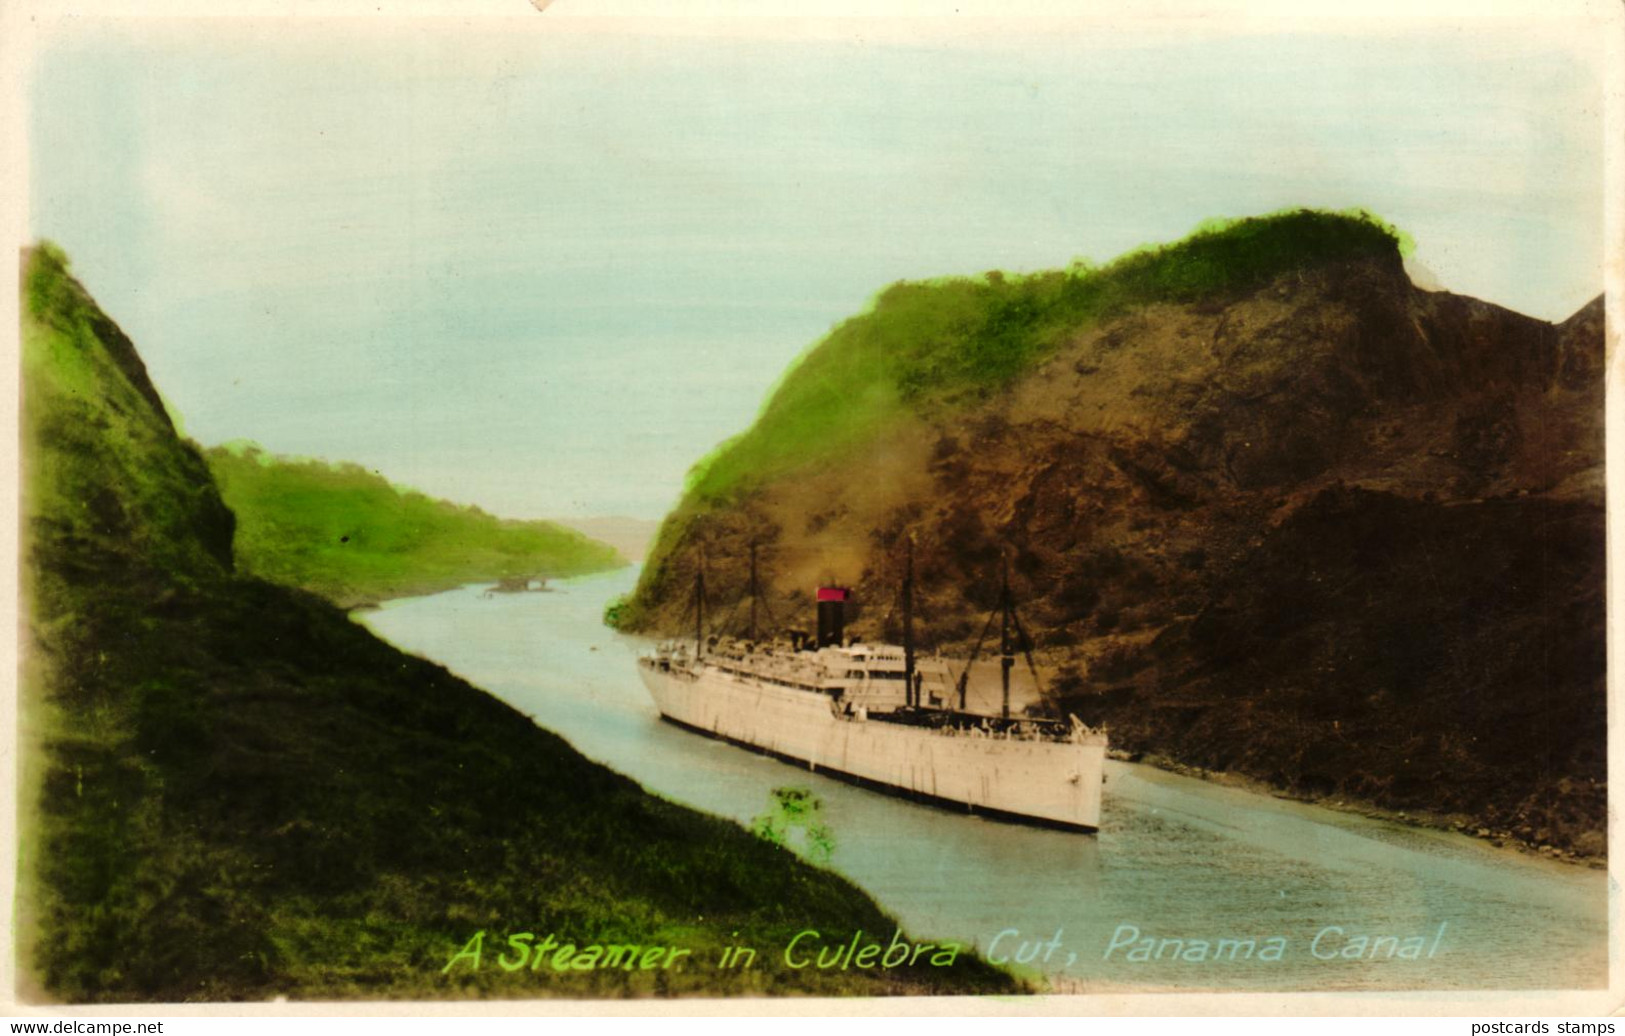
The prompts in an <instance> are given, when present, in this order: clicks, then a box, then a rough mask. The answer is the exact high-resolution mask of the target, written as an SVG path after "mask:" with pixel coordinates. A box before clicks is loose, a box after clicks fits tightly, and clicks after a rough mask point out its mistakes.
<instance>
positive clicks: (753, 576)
mask: <svg viewBox="0 0 1625 1036" xmlns="http://www.w3.org/2000/svg"><path fill="white" fill-rule="evenodd" d="M756 598H757V590H756V541H755V540H752V541H751V543H750V635H749V637H748V638H747V639H749V640H750V642H751V643H753V644H754V643H755V642H756Z"/></svg>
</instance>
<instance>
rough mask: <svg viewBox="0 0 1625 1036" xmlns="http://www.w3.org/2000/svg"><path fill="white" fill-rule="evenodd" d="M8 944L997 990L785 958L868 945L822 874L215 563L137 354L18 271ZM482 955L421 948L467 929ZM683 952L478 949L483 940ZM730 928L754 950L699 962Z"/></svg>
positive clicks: (612, 986) (848, 901)
mask: <svg viewBox="0 0 1625 1036" xmlns="http://www.w3.org/2000/svg"><path fill="white" fill-rule="evenodd" d="M25 299H26V302H25V309H24V316H23V349H24V372H25V378H26V381H25V386H24V388H25V397H24V440H23V441H24V459H25V462H26V469H25V470H26V478H25V487H26V498H25V521H26V526H25V551H26V553H25V562H26V564H25V569H24V587H25V591H26V595H27V602H26V603H27V605H28V612H27V617H28V627H27V631H28V643H27V650H26V654H25V665H24V671H23V680H22V689H21V695H20V701H21V706H22V714H23V728H22V734H23V738H22V747H23V753H22V759H23V766H24V772H23V789H24V790H23V796H22V800H21V801H22V806H23V811H22V818H21V819H22V825H21V839H20V844H21V846H22V856H21V860H20V868H19V875H20V879H21V882H20V894H19V918H20V920H21V925H20V959H21V961H22V963H23V972H24V974H25V976H27V981H30V982H32V983H33V984H34V987H35V989H36V990H37V991H38V993H37V995H40V996H42V997H45V998H56V999H61V1000H66V1001H104V1002H128V1001H186V1000H222V999H264V998H269V997H272V996H276V995H286V996H290V997H294V998H313V997H324V998H325V997H349V996H367V997H381V996H401V997H415V998H421V997H446V996H524V997H529V996H549V995H557V996H572V997H579V996H592V995H638V994H668V993H670V994H675V993H685V992H694V993H707V994H712V995H726V994H732V993H742V992H776V993H777V992H783V993H790V992H796V993H801V992H806V993H876V994H878V993H927V992H937V991H953V992H971V991H1003V990H1010V989H1012V982H1011V980H1010V979H1009V978H1008V977H1007V976H1005V975H1004V974H1002V973H1000V972H997V971H995V970H993V969H992V968H990V967H989V966H987V965H986V964H984V963H982V962H981V961H979V960H977V959H976V958H974V957H968V956H960V957H959V958H958V960H957V961H956V962H955V963H953V964H952V965H950V966H943V967H930V966H927V965H926V963H925V962H924V960H922V961H921V963H920V965H919V966H917V967H913V968H903V969H897V970H891V971H881V970H879V969H875V970H869V971H858V970H850V971H827V970H819V969H814V968H808V969H806V970H800V971H794V970H790V969H788V968H787V967H785V965H784V963H783V960H782V957H781V956H780V955H779V953H777V952H773V951H775V950H777V949H782V947H783V946H784V945H785V943H787V942H788V940H789V939H790V938H791V937H792V936H793V935H794V934H795V933H797V932H799V931H801V930H802V929H804V928H816V929H818V930H820V931H821V932H823V933H825V935H826V936H827V937H834V936H837V935H838V936H839V938H840V940H843V941H844V939H845V938H847V937H849V935H850V933H851V932H853V931H854V930H856V929H860V928H861V929H863V930H864V931H865V932H868V933H871V934H874V935H878V936H880V938H881V939H882V940H884V939H886V938H887V937H889V934H890V933H891V932H892V931H893V929H894V927H895V923H894V922H893V921H891V920H890V919H889V918H887V917H886V916H885V915H884V914H883V913H882V912H881V911H880V909H879V908H878V907H877V906H876V905H875V904H874V903H873V902H872V901H871V900H870V899H869V898H868V897H867V896H865V895H864V894H863V893H862V892H860V891H859V890H858V889H856V888H854V887H853V886H851V885H849V884H848V883H846V882H845V881H844V880H842V879H840V878H838V877H837V876H835V875H834V874H831V873H829V872H827V871H822V870H819V869H816V868H813V867H811V866H808V865H806V864H805V863H803V862H802V861H800V860H799V859H797V858H796V857H795V856H794V855H792V854H791V853H789V852H787V851H784V850H782V849H780V848H777V847H775V846H773V845H770V844H768V843H767V842H765V841H763V840H761V839H758V838H755V837H753V836H751V835H750V834H749V833H747V832H746V831H744V830H743V829H741V828H740V827H739V826H737V825H735V824H732V823H728V822H724V821H721V820H718V819H715V818H710V817H706V816H704V815H701V814H698V813H695V812H692V811H690V810H687V809H684V808H681V807H678V806H675V805H672V804H670V803H666V802H663V801H661V800H658V799H656V798H653V797H652V796H650V795H648V794H646V793H644V792H643V791H642V790H640V789H639V788H638V787H637V786H636V785H635V784H634V783H633V782H631V781H629V780H626V779H625V778H622V777H620V776H618V775H616V774H614V773H612V772H610V771H609V770H607V769H605V768H603V767H601V766H598V765H596V764H594V763H591V762H589V761H588V760H586V759H584V758H583V757H582V756H581V755H579V754H578V753H577V752H575V751H574V750H573V749H572V748H571V747H570V746H569V745H568V744H566V743H565V742H564V741H563V740H561V739H560V738H558V737H556V736H554V735H552V734H550V733H547V732H545V731H542V730H539V729H537V728H536V727H535V726H534V724H532V723H531V722H530V721H529V720H527V719H526V718H525V717H523V716H522V715H520V714H519V713H518V712H516V711H514V710H513V709H511V708H509V707H508V706H506V705H504V704H502V703H501V702H499V701H497V700H496V699H494V698H492V697H490V696H488V695H486V694H484V693H482V692H480V691H479V690H477V689H476V688H474V687H472V686H470V685H468V684H467V683H465V682H463V681H461V680H459V679H457V678H456V677H454V676H452V675H451V674H450V673H448V672H446V671H445V670H444V669H442V668H440V667H438V666H435V665H432V664H430V663H428V662H425V661H423V660H421V659H417V658H413V657H410V656H406V655H403V654H401V653H400V652H398V651H396V650H394V649H393V648H391V647H389V646H388V645H386V644H384V643H383V642H381V641H379V640H378V639H377V638H375V637H374V636H372V635H371V634H370V633H368V632H367V631H366V630H364V629H362V628H361V627H359V626H357V625H356V624H354V623H352V622H351V621H349V619H348V618H347V617H346V616H345V614H344V613H343V612H342V611H340V610H339V609H338V608H336V607H334V606H333V605H331V604H329V603H327V602H325V601H322V600H321V599H319V598H317V597H316V596H314V595H312V594H309V593H306V592H303V591H300V590H296V589H291V588H286V587H280V586H276V585H274V584H271V583H267V582H263V581H260V580H257V579H253V578H246V577H243V576H241V575H239V574H237V573H235V572H234V571H233V564H232V553H231V520H230V519H231V515H230V512H229V511H228V510H227V509H226V508H225V506H224V505H223V504H222V503H221V500H220V497H219V494H218V493H217V491H216V489H215V487H214V485H213V484H212V483H211V481H210V479H209V476H208V471H207V469H206V467H205V465H204V463H203V461H202V458H201V457H200V456H199V454H198V453H197V451H196V450H195V449H194V448H193V447H191V446H190V445H189V444H186V443H183V442H182V441H181V440H180V439H179V438H178V437H176V436H175V434H174V432H173V429H172V428H171V427H170V424H169V421H168V419H167V418H166V417H165V416H164V415H163V412H162V409H161V407H160V406H159V405H158V402H157V394H156V392H155V391H154V390H153V388H152V385H151V383H150V382H149V381H148V379H147V376H146V372H145V370H144V368H143V367H142V365H141V362H140V360H139V358H138V357H137V356H136V354H135V351H134V349H133V348H132V347H131V346H130V343H129V342H128V340H127V339H125V337H124V336H123V335H122V333H120V332H119V331H118V329H117V327H116V326H115V325H114V324H113V323H112V322H111V321H110V320H108V319H107V318H106V317H105V316H103V315H102V314H101V312H100V311H99V310H98V309H97V308H96V306H95V304H94V302H93V301H92V300H91V299H90V298H89V296H88V295H87V294H86V293H85V292H84V290H83V289H82V288H81V287H80V286H79V285H78V284H77V283H76V282H74V281H73V280H72V278H71V277H70V276H69V275H68V272H67V268H66V264H65V261H64V260H63V258H62V257H61V255H60V254H59V253H57V252H55V251H54V250H52V249H49V248H41V249H38V250H36V251H35V252H34V253H33V255H32V256H31V258H30V260H29V262H28V266H27V270H26V285H25ZM482 930H483V931H486V932H487V933H488V934H487V942H486V945H485V949H486V954H485V959H484V962H483V965H482V967H481V968H480V969H479V970H478V971H475V970H473V969H472V968H470V967H469V966H468V965H467V962H465V963H463V964H459V965H457V966H456V967H454V968H453V969H452V970H451V971H450V972H449V973H446V972H445V966H446V964H447V963H448V962H449V961H450V960H451V959H452V958H453V956H454V955H455V954H456V953H457V952H458V951H459V949H461V948H463V947H464V946H465V945H466V944H467V943H468V942H469V940H470V939H471V938H472V937H473V936H474V934H475V933H476V932H478V931H482ZM514 932H534V933H536V935H537V938H538V940H540V939H541V938H542V937H543V936H544V935H545V934H546V933H549V932H552V933H555V934H557V935H558V936H560V937H561V938H562V939H565V940H569V941H571V942H574V943H576V944H577V945H582V946H584V945H586V944H588V943H594V942H596V943H606V942H624V943H637V944H641V945H654V944H663V945H675V946H679V947H683V948H688V949H691V950H692V951H693V954H692V958H691V960H692V961H693V965H692V966H688V967H677V968H674V969H671V970H666V969H657V970H649V971H643V970H633V971H626V970H624V969H608V970H603V969H600V970H593V971H571V972H569V973H567V974H560V973H556V972H554V971H552V970H551V968H547V967H544V968H542V969H541V970H535V971H533V970H529V969H521V970H517V971H513V972H509V971H507V970H505V969H504V968H502V967H501V966H500V965H499V963H498V961H497V959H496V954H497V953H498V952H499V951H507V950H508V946H507V944H506V935H507V934H508V933H514ZM725 944H746V945H752V946H756V947H759V948H761V949H762V950H763V952H762V954H761V956H760V959H759V960H758V961H757V966H756V967H754V968H752V969H751V970H749V971H743V972H726V973H724V972H718V971H717V970H716V969H715V968H714V967H711V966H710V963H711V962H712V961H714V960H716V958H717V955H718V953H719V951H720V950H721V948H722V946H723V945H725Z"/></svg>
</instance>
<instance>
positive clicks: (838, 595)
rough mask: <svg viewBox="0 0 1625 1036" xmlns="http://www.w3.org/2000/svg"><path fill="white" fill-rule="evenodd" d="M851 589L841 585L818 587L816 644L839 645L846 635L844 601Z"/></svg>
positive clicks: (825, 645) (824, 645) (820, 645)
mask: <svg viewBox="0 0 1625 1036" xmlns="http://www.w3.org/2000/svg"><path fill="white" fill-rule="evenodd" d="M850 596H851V591H849V590H847V589H846V588H845V587H842V586H821V587H819V588H818V646H819V647H821V648H822V647H840V645H841V640H842V638H843V637H845V636H846V602H847V598H848V597H850Z"/></svg>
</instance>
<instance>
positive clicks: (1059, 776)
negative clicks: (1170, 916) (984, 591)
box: [638, 551, 1106, 831]
mask: <svg viewBox="0 0 1625 1036" xmlns="http://www.w3.org/2000/svg"><path fill="white" fill-rule="evenodd" d="M752 554H753V556H752V565H751V595H752V596H751V600H752V612H753V620H752V626H753V627H754V625H755V622H754V610H755V601H756V593H755V591H756V577H755V559H754V551H753V552H752ZM912 591H913V563H912V558H911V559H910V563H909V574H908V578H907V579H906V580H905V583H904V593H903V644H902V645H901V646H896V645H890V644H864V643H857V642H848V641H847V640H846V639H845V636H844V634H845V607H846V604H847V603H848V601H849V600H850V591H848V590H847V589H845V588H841V587H820V588H818V590H817V595H816V596H817V603H818V636H817V638H816V640H815V641H806V640H805V639H803V638H798V639H797V640H796V641H795V642H793V643H792V644H789V645H772V646H767V645H761V644H758V643H757V642H756V641H755V638H754V636H752V637H749V638H747V639H745V640H728V639H724V638H710V639H708V638H707V637H706V634H705V629H704V575H703V569H702V571H701V573H700V574H699V575H697V576H696V586H695V632H694V637H693V640H692V642H691V643H690V642H681V641H679V642H668V643H665V644H662V645H660V646H659V647H658V648H656V649H655V650H654V651H653V652H652V653H650V654H648V655H645V656H644V657H642V658H640V659H639V660H638V672H639V675H640V676H641V677H642V679H643V683H644V685H645V686H646V687H647V688H648V690H649V693H650V695H651V696H653V698H654V701H655V705H656V706H657V707H658V708H659V710H660V714H661V716H662V717H663V718H664V719H666V720H667V721H669V722H671V723H674V724H676V725H678V726H680V727H685V728H687V729H689V730H692V731H695V732H697V733H700V734H704V735H706V736H709V737H714V738H718V739H720V740H723V741H728V742H731V743H733V744H735V745H738V746H741V747H743V748H748V749H751V750H753V751H756V752H760V753H764V754H767V755H771V756H774V757H777V758H779V759H781V760H784V761H786V762H790V763H795V764H798V765H802V766H805V767H807V768H808V769H810V770H812V771H814V772H817V773H823V774H826V775H828V776H831V777H835V778H839V779H842V780H846V781H848V782H851V783H854V784H859V785H862V786H865V787H868V788H872V789H874V790H877V791H883V792H888V793H892V794H897V795H902V796H905V797H908V798H911V799H915V800H919V801H923V802H928V803H931V804H934V805H938V806H944V807H948V808H952V809H955V810H958V811H961V812H970V813H974V814H978V815H983V816H988V817H992V818H996V819H1002V820H1012V821H1018V822H1022V823H1028V824H1035V825H1039V826H1044V827H1055V828H1062V829H1067V830H1074V831H1095V830H1097V829H1098V828H1099V826H1100V805H1101V785H1102V784H1103V782H1104V768H1105V759H1106V733H1105V731H1104V730H1096V729H1091V728H1090V727H1088V726H1086V725H1084V724H1083V723H1081V722H1079V720H1078V719H1077V717H1075V716H1074V717H1069V721H1068V722H1057V721H1055V720H1045V719H1032V718H1027V717H1012V716H1011V715H1010V671H1011V669H1012V668H1013V667H1014V665H1015V654H1016V651H1017V647H1018V645H1019V646H1020V648H1021V650H1022V653H1023V654H1025V655H1026V656H1027V660H1028V663H1029V665H1031V654H1030V651H1029V650H1028V647H1027V641H1026V633H1025V630H1024V629H1022V628H1021V624H1020V620H1019V618H1018V617H1017V616H1016V615H1015V610H1014V608H1013V607H1012V605H1011V602H1010V592H1009V580H1008V577H1006V579H1005V581H1004V589H1003V591H1002V594H1001V600H1000V611H1001V612H1002V618H1003V622H1002V627H1001V648H1000V651H1001V656H1002V657H1001V673H1002V681H1003V691H1004V704H1003V708H1002V710H1001V713H1000V714H999V715H996V716H995V715H984V714H980V713H973V712H969V711H967V710H966V708H965V692H966V686H967V682H968V679H969V672H970V664H971V661H974V658H975V653H974V652H973V653H972V657H971V660H970V661H966V662H965V663H964V664H963V669H962V670H961V671H960V672H959V674H958V676H957V679H956V677H955V674H954V672H953V669H954V667H953V665H952V664H950V662H949V661H948V660H947V659H943V658H940V657H917V653H916V651H915V649H914V637H913V607H912ZM992 618H993V616H989V627H991V624H992ZM752 632H753V633H754V630H753V631H752ZM1018 636H1019V639H1018ZM1035 675H1036V670H1035Z"/></svg>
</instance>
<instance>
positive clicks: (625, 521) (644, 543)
mask: <svg viewBox="0 0 1625 1036" xmlns="http://www.w3.org/2000/svg"><path fill="white" fill-rule="evenodd" d="M558 522H559V524H560V525H563V526H565V527H567V528H571V529H574V530H576V531H577V532H579V533H581V534H583V535H585V536H591V537H592V538H593V539H595V540H601V541H603V542H604V543H607V544H609V545H610V546H611V547H614V548H615V549H616V550H617V551H619V552H620V555H621V557H623V558H625V559H626V560H628V561H630V562H632V563H633V564H637V563H638V562H640V561H642V560H643V559H644V557H646V556H647V555H648V553H649V547H650V546H651V545H652V544H653V543H654V538H655V534H656V533H658V532H659V531H660V523H659V522H657V521H653V520H651V519H648V518H624V517H620V516H618V515H617V516H609V517H603V518H560V519H559V520H558Z"/></svg>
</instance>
